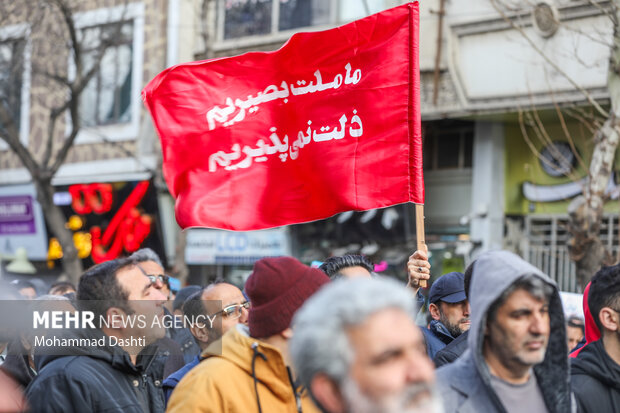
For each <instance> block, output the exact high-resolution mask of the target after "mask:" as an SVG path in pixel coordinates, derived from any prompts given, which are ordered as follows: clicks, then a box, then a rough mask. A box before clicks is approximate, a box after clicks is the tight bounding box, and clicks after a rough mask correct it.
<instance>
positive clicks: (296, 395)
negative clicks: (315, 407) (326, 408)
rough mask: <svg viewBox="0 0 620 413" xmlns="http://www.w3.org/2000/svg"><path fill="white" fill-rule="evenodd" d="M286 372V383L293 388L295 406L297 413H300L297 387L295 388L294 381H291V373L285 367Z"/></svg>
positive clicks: (299, 397) (299, 398)
mask: <svg viewBox="0 0 620 413" xmlns="http://www.w3.org/2000/svg"><path fill="white" fill-rule="evenodd" d="M286 372H287V373H288V381H289V383H291V387H292V388H293V394H294V395H295V404H296V405H297V413H302V410H301V396H300V395H299V393H298V392H297V387H296V386H295V381H294V380H293V374H292V373H291V369H290V368H289V367H288V366H287V367H286Z"/></svg>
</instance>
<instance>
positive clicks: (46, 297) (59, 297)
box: [36, 294, 70, 301]
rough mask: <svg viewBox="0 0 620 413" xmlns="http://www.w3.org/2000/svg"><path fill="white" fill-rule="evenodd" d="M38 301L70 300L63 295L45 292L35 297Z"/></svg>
mask: <svg viewBox="0 0 620 413" xmlns="http://www.w3.org/2000/svg"><path fill="white" fill-rule="evenodd" d="M36 300H39V301H70V300H69V299H68V298H67V297H65V296H64V295H54V294H45V295H41V296H39V297H37V298H36Z"/></svg>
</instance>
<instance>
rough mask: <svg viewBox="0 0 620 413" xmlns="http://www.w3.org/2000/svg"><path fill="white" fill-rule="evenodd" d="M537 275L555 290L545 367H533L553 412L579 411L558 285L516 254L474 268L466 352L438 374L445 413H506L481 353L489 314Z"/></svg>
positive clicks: (491, 256)
mask: <svg viewBox="0 0 620 413" xmlns="http://www.w3.org/2000/svg"><path fill="white" fill-rule="evenodd" d="M529 274H534V275H536V276H538V277H540V278H541V279H542V280H543V281H544V282H545V283H547V284H549V285H551V286H552V287H553V294H552V297H551V300H550V302H549V315H550V323H551V325H550V327H551V334H550V337H549V345H548V347H547V352H546V354H545V359H544V360H543V362H542V363H540V364H538V365H536V366H535V367H534V373H535V374H536V380H537V381H538V386H539V387H540V389H541V391H542V395H543V398H544V401H545V404H546V406H547V409H548V410H549V412H553V413H555V412H557V413H567V412H571V411H575V410H574V407H573V408H571V405H572V406H574V403H571V396H570V390H569V363H568V354H567V348H566V338H565V337H566V331H565V327H564V314H563V310H562V303H561V301H560V295H559V293H558V290H557V287H556V284H555V282H553V280H551V279H550V278H549V277H548V276H546V275H545V274H543V273H542V272H541V271H540V270H538V269H537V268H535V267H533V266H532V265H530V264H529V263H527V262H525V261H524V260H523V259H521V258H520V257H518V256H517V255H515V254H513V253H510V252H507V251H493V252H487V253H485V254H482V255H481V256H480V257H479V258H478V259H477V260H476V264H475V266H474V273H473V276H472V284H471V287H470V294H469V298H470V305H471V327H470V332H469V337H468V344H469V348H468V350H467V351H466V352H465V353H463V355H462V356H461V357H460V358H459V359H458V360H456V361H455V362H454V363H452V364H449V365H446V366H444V367H442V368H440V369H439V370H437V385H438V387H439V391H440V394H441V395H442V396H443V401H444V407H445V411H446V413H453V412H458V413H480V412H485V413H486V412H506V410H505V408H504V406H503V405H502V403H501V401H500V399H499V397H498V396H497V395H496V393H495V392H494V390H493V388H492V387H491V373H490V372H489V368H488V366H487V364H486V362H485V360H484V356H483V354H482V349H483V343H484V330H485V326H486V320H487V312H488V311H489V307H490V306H491V304H493V302H494V301H495V300H496V299H497V298H499V296H500V295H501V294H502V293H503V292H504V291H505V290H506V289H507V288H508V287H510V285H511V284H513V283H514V282H515V281H516V280H517V279H518V278H519V277H521V276H524V275H529Z"/></svg>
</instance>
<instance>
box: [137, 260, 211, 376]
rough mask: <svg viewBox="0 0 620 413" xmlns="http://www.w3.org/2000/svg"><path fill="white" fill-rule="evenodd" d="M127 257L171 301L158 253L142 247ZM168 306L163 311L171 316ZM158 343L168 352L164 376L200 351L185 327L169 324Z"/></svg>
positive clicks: (188, 361) (167, 279) (168, 283)
mask: <svg viewBox="0 0 620 413" xmlns="http://www.w3.org/2000/svg"><path fill="white" fill-rule="evenodd" d="M129 258H130V259H132V260H133V261H134V262H136V263H137V266H138V269H139V270H140V271H142V273H143V274H144V275H146V276H147V277H149V280H151V282H152V283H153V285H155V286H156V288H158V289H159V291H161V292H162V293H163V294H164V295H165V296H166V299H167V300H168V301H167V304H170V303H172V301H171V300H170V298H171V295H170V281H169V278H170V277H169V276H168V275H166V274H165V273H164V266H163V264H162V262H161V259H160V258H159V255H157V253H156V252H155V251H153V250H152V249H150V248H142V249H139V250H137V251H136V252H134V253H133V254H131V255H130V256H129ZM168 307H169V305H167V306H164V311H165V313H166V315H167V316H171V315H172V313H171V312H170V309H169V308H168ZM158 344H159V346H160V347H161V348H163V349H165V351H167V352H168V353H170V357H169V359H168V361H167V363H166V371H165V373H166V376H167V375H169V374H172V373H174V372H175V371H177V370H178V369H180V368H181V367H183V366H184V365H185V364H187V363H190V362H191V361H192V360H193V359H194V358H195V357H196V356H197V355H198V354H199V353H200V348H199V347H198V345H197V344H196V342H195V341H194V337H193V336H192V334H191V333H190V331H189V329H187V328H185V327H175V326H171V327H170V328H168V329H167V331H166V338H164V339H162V340H160V342H159V343H158ZM181 358H182V360H181Z"/></svg>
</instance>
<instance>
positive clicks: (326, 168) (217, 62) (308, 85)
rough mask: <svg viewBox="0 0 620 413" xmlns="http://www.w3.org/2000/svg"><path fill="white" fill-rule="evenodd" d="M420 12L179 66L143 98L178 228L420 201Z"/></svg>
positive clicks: (414, 7) (249, 226)
mask: <svg viewBox="0 0 620 413" xmlns="http://www.w3.org/2000/svg"><path fill="white" fill-rule="evenodd" d="M418 22H419V10H418V4H417V3H408V4H405V5H402V6H399V7H396V8H393V9H390V10H386V11H384V12H381V13H378V14H374V15H372V16H369V17H366V18H364V19H361V20H357V21H355V22H352V23H349V24H347V25H344V26H341V27H338V28H335V29H331V30H326V31H322V32H314V33H298V34H295V35H293V36H292V37H291V38H290V40H289V41H288V42H287V43H286V44H285V45H284V46H282V48H281V49H279V50H277V51H275V52H252V53H246V54H244V55H241V56H236V57H228V58H220V59H213V60H207V61H200V62H193V63H187V64H182V65H178V66H174V67H172V68H169V69H166V70H165V71H163V72H162V73H160V74H159V75H157V76H156V77H155V78H154V79H153V80H152V81H151V82H150V83H149V84H148V85H147V86H146V87H145V89H144V91H143V99H144V101H145V103H146V105H147V106H148V109H149V111H150V113H151V116H152V117H153V120H154V123H155V126H156V128H157V131H158V132H159V136H160V139H161V145H162V151H163V159H164V166H163V168H164V176H165V178H166V182H167V183H168V188H169V189H170V192H171V194H172V195H173V196H174V197H175V198H176V217H177V221H178V223H179V225H180V226H181V227H182V228H187V227H212V228H223V229H232V230H255V229H262V228H270V227H275V226H280V225H286V224H293V223H300V222H308V221H313V220H317V219H323V218H327V217H329V216H332V215H334V214H336V213H339V212H343V211H350V210H358V211H359V210H367V209H373V208H381V207H386V206H389V205H394V204H399V203H404V202H415V203H420V204H422V203H424V182H423V176H422V140H421V130H420V100H419V97H420V78H419V65H418Z"/></svg>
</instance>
